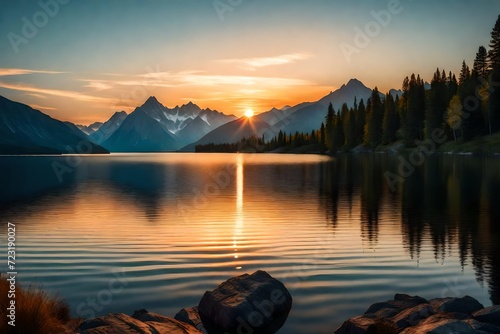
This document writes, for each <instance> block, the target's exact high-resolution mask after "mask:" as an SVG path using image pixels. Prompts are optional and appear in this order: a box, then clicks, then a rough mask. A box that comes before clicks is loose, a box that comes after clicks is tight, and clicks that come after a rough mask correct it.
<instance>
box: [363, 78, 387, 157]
mask: <svg viewBox="0 0 500 334" xmlns="http://www.w3.org/2000/svg"><path fill="white" fill-rule="evenodd" d="M383 119H384V109H383V105H382V101H381V99H380V93H379V91H378V88H377V87H375V89H374V90H373V91H372V95H371V97H370V110H369V111H368V112H367V122H366V131H365V144H366V145H368V146H371V147H376V146H378V145H380V144H381V142H382V125H383V124H382V123H383Z"/></svg>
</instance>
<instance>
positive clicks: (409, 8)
mask: <svg viewBox="0 0 500 334" xmlns="http://www.w3.org/2000/svg"><path fill="white" fill-rule="evenodd" d="M55 1H56V0H41V1H40V2H41V3H45V2H46V3H47V4H49V3H51V4H52V5H50V6H49V7H47V8H48V9H47V10H48V11H49V14H45V12H44V9H43V8H42V7H41V6H40V4H39V3H38V1H12V2H10V3H9V4H4V5H3V6H2V7H3V8H2V11H0V31H1V35H2V36H1V38H0V95H3V96H5V97H7V98H9V99H13V100H16V101H20V102H23V103H26V104H29V105H31V106H33V107H34V108H36V109H39V110H41V111H43V112H45V113H47V114H49V115H51V116H52V117H55V118H58V119H61V120H69V121H72V122H75V123H81V124H89V123H92V122H94V121H105V120H106V119H107V118H109V117H110V116H111V115H112V114H113V112H114V111H117V110H126V111H127V112H129V111H132V110H133V109H134V107H136V106H138V105H141V104H142V103H143V102H144V101H145V100H146V99H147V98H148V97H149V96H150V95H155V96H156V97H157V98H158V100H160V101H161V102H162V103H163V104H164V105H166V106H168V107H174V106H175V105H181V104H185V103H188V102H189V101H192V102H194V103H196V104H198V105H199V106H200V107H202V108H211V109H217V110H219V111H223V112H225V113H228V114H230V113H232V114H235V115H237V116H241V115H243V113H244V112H245V110H247V109H249V108H250V109H253V110H255V112H257V113H258V112H262V111H265V110H269V109H270V108H272V107H283V106H284V105H287V104H289V105H293V104H296V103H299V102H303V101H314V100H318V99H319V98H321V97H322V96H324V95H326V94H328V93H329V92H330V91H332V90H335V89H337V88H339V87H340V86H341V85H342V84H344V83H346V82H347V81H348V80H349V79H350V78H357V79H359V80H361V81H363V83H365V85H367V86H368V87H370V88H373V87H375V86H378V87H379V89H380V90H382V91H387V90H388V89H390V88H400V87H401V83H402V80H403V78H404V77H405V76H406V75H410V74H411V73H412V72H415V73H420V74H421V75H422V76H423V77H424V79H425V80H428V81H430V79H431V76H432V73H433V72H434V71H435V70H436V67H440V68H444V69H446V70H447V71H449V70H452V71H454V72H458V70H459V68H460V65H461V62H462V60H464V59H465V60H466V61H467V62H468V63H469V64H470V65H472V62H473V59H474V57H475V53H476V52H477V49H478V47H479V46H480V45H484V46H487V44H488V43H489V39H490V32H491V29H492V28H493V26H494V24H495V21H496V18H497V16H498V15H499V14H500V1H498V0H483V1H477V0H463V1H459V0H456V1H451V0H440V1H431V0H418V1H411V0H401V1H400V4H399V5H397V4H396V5H394V6H393V9H396V8H397V10H394V12H397V13H396V14H391V17H390V18H389V19H388V20H387V21H386V22H383V23H384V24H383V25H380V24H379V23H376V24H375V25H374V24H373V22H375V18H374V16H373V14H372V13H371V12H372V11H375V12H379V11H381V10H386V11H387V10H388V7H391V3H393V2H396V3H397V1H396V0H390V1H375V0H353V1H347V0H344V1H332V0H314V1H298V0H273V1H269V0H241V1H238V0H231V1H228V0H221V1H212V0H206V1H205V0H168V1H131V0H113V1H95V0H94V1H92V0H89V1H76V0H64V1H63V0H59V2H58V8H55V7H54V5H53V4H54V3H55ZM59 3H64V4H59ZM230 3H233V4H235V5H230ZM216 6H218V7H217V8H216ZM385 18H387V17H385ZM27 22H28V23H27ZM32 24H34V25H33V26H31V25H32ZM367 24H368V27H375V28H374V29H376V28H377V27H378V28H379V31H376V30H373V31H371V32H370V34H371V35H372V37H369V38H370V41H369V43H367V44H368V45H366V46H364V45H363V46H362V47H358V48H357V49H358V50H357V53H353V54H352V55H351V57H350V59H348V58H349V57H346V56H345V55H344V53H343V51H342V47H341V46H342V45H344V46H345V45H347V44H349V45H352V46H353V47H356V43H355V41H354V39H355V36H356V34H357V32H356V31H357V30H356V29H357V28H359V29H361V30H365V27H366V25H367ZM37 26H38V27H37ZM33 27H34V28H35V29H36V30H33V29H31V28H33ZM358 46H359V44H358Z"/></svg>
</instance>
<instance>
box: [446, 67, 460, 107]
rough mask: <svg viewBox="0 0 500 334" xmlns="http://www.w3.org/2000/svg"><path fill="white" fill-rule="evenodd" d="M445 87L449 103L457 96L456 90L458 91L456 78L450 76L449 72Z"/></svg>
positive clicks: (452, 75)
mask: <svg viewBox="0 0 500 334" xmlns="http://www.w3.org/2000/svg"><path fill="white" fill-rule="evenodd" d="M447 87H448V101H451V99H452V98H453V96H455V95H456V94H457V90H458V81H457V77H456V76H455V74H452V73H451V71H450V74H449V75H448V85H447Z"/></svg>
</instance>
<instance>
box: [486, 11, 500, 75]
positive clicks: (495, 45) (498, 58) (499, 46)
mask: <svg viewBox="0 0 500 334" xmlns="http://www.w3.org/2000/svg"><path fill="white" fill-rule="evenodd" d="M488 56H489V61H490V69H491V70H494V69H495V68H496V67H500V15H498V18H497V21H496V23H495V26H494V27H493V30H492V32H491V41H490V52H489V55H488Z"/></svg>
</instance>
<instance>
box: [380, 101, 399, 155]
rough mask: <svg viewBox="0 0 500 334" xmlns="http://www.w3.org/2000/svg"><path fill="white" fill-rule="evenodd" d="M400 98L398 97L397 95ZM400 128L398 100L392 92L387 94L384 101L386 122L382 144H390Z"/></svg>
mask: <svg viewBox="0 0 500 334" xmlns="http://www.w3.org/2000/svg"><path fill="white" fill-rule="evenodd" d="M396 98H398V97H396ZM398 129H399V115H398V112H397V108H396V102H395V101H394V98H393V97H392V95H391V94H390V93H388V94H387V95H386V96H385V101H384V123H383V136H382V144H384V145H385V144H389V143H391V142H393V141H395V140H396V132H397V131H398Z"/></svg>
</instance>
